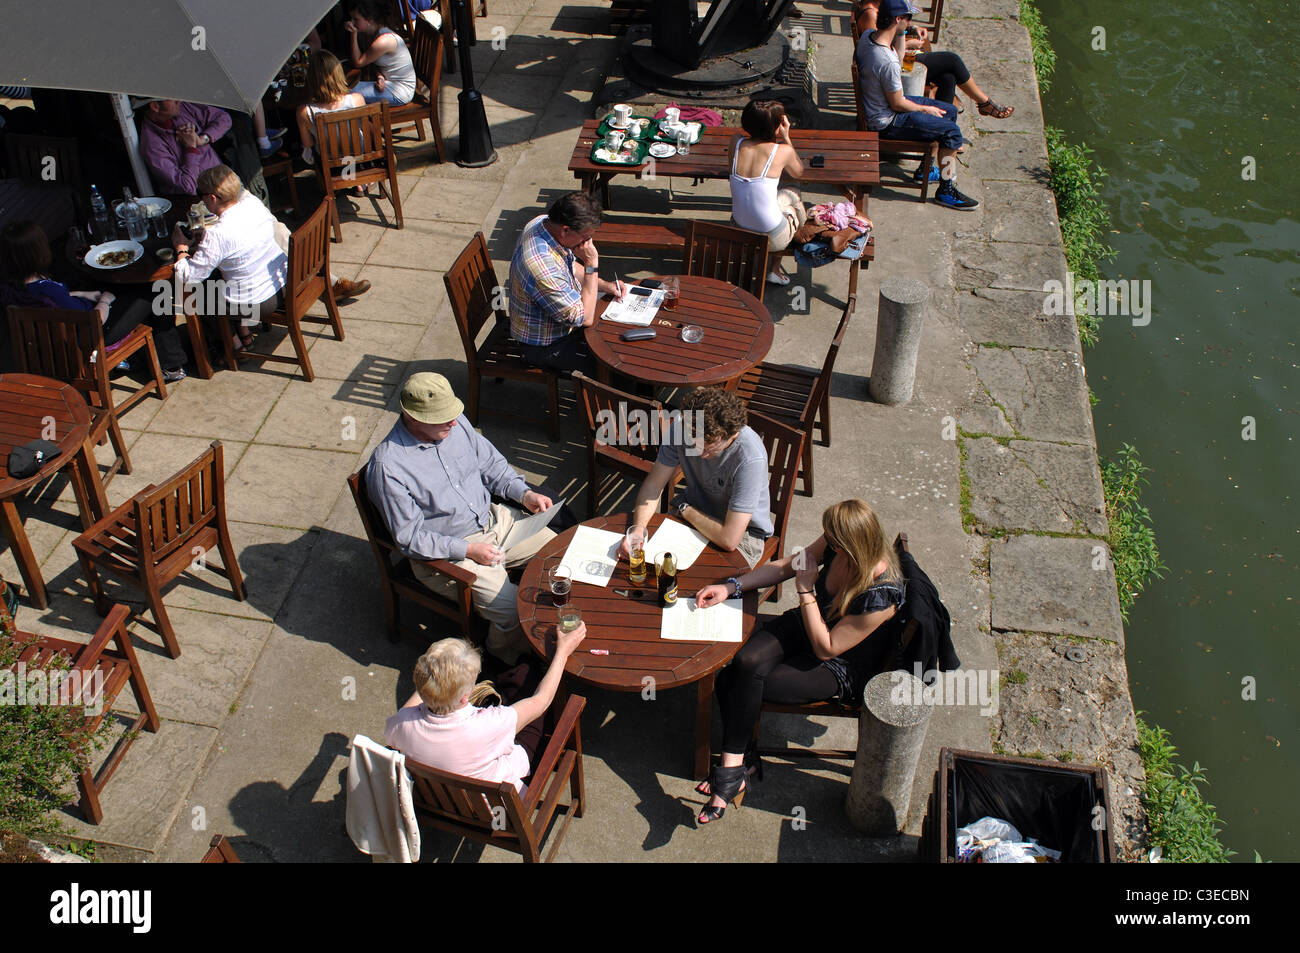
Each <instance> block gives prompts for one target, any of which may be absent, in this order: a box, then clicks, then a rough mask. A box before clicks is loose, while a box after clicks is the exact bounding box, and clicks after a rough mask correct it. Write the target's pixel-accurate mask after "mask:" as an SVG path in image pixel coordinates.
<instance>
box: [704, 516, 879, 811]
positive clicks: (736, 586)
mask: <svg viewBox="0 0 1300 953" xmlns="http://www.w3.org/2000/svg"><path fill="white" fill-rule="evenodd" d="M792 576H793V577H794V580H795V588H796V589H797V591H798V596H799V606H798V608H795V609H791V610H789V611H788V612H786V613H785V614H784V615H782V616H781V617H780V618H779V619H776V620H774V621H773V622H772V623H771V624H770V625H768V626H766V627H764V628H762V629H760V630H759V631H757V632H755V633H754V634H753V635H751V636H750V637H749V641H747V642H746V643H745V645H744V646H743V647H742V648H741V649H740V651H739V652H737V653H736V657H735V658H734V659H733V660H732V662H731V664H730V665H729V666H727V667H726V668H725V669H723V670H722V672H720V673H719V674H718V681H717V696H718V705H719V708H720V709H721V711H722V761H721V763H720V764H719V765H718V766H717V767H715V768H714V769H713V771H712V772H711V773H710V774H709V780H708V781H706V782H704V783H703V784H701V785H700V786H699V788H697V790H698V791H699V792H700V793H701V794H710V795H712V797H711V798H710V800H709V803H708V804H707V805H705V807H704V809H703V810H702V811H701V812H700V816H699V817H698V818H697V821H698V823H700V824H708V823H710V822H712V821H715V820H717V819H719V818H721V817H722V815H723V813H724V811H725V810H726V805H727V804H728V803H729V802H733V801H734V802H735V803H736V804H739V803H740V802H741V800H742V799H743V797H744V795H745V794H746V792H747V790H748V787H749V782H750V780H751V775H754V774H756V773H758V772H759V771H760V766H759V765H758V763H757V759H756V758H753V757H747V751H748V749H749V744H750V739H751V738H752V737H753V734H754V726H755V725H757V724H758V718H759V713H760V711H761V708H762V704H763V702H764V700H767V701H775V702H781V703H784V704H804V703H807V702H812V701H820V700H822V699H829V698H834V697H836V696H838V697H839V698H840V699H841V700H843V701H851V700H852V701H856V700H858V699H859V698H860V697H861V694H862V688H863V686H865V685H866V683H867V681H868V680H870V678H871V677H872V676H873V675H876V674H877V673H878V672H880V671H881V670H882V669H883V667H884V665H885V664H886V662H887V661H888V659H889V656H890V652H891V650H892V649H893V648H894V646H893V645H891V644H889V640H888V639H887V638H882V637H880V636H874V635H873V634H874V633H876V632H877V630H878V629H879V628H880V627H881V626H882V625H883V624H884V623H885V622H887V621H888V620H890V619H892V618H893V617H894V615H895V614H896V613H897V612H898V610H899V608H900V607H901V606H902V604H903V574H902V571H901V569H900V568H899V563H898V555H897V553H895V551H894V548H893V546H891V545H890V544H889V541H888V539H887V538H886V535H885V530H884V527H882V526H881V525H880V518H879V517H878V516H877V515H876V512H875V510H873V509H872V508H871V506H870V505H869V504H867V503H866V502H864V501H863V500H844V501H842V502H840V503H835V504H833V505H832V506H830V507H829V508H828V509H827V510H826V511H825V512H824V513H823V514H822V535H821V536H819V537H817V539H816V541H815V542H813V543H812V545H810V546H808V547H807V548H806V549H802V550H796V551H795V552H793V553H791V554H790V555H788V556H786V557H785V558H783V559H779V560H777V561H776V562H772V563H768V564H767V565H766V566H761V567H760V568H758V569H755V570H753V571H751V572H748V573H746V574H745V575H743V576H740V577H739V578H735V577H733V578H731V579H728V580H727V581H726V582H725V583H720V584H715V585H712V586H705V587H704V588H703V589H701V590H700V591H699V593H697V595H696V604H697V605H699V606H700V607H701V608H705V607H707V606H711V605H714V604H715V603H718V602H722V601H723V600H724V599H728V598H731V597H733V596H736V595H739V594H740V593H742V592H744V591H746V590H749V589H762V588H766V587H767V586H772V585H775V584H776V583H778V582H781V581H783V580H786V579H789V578H790V577H792ZM881 635H883V633H881Z"/></svg>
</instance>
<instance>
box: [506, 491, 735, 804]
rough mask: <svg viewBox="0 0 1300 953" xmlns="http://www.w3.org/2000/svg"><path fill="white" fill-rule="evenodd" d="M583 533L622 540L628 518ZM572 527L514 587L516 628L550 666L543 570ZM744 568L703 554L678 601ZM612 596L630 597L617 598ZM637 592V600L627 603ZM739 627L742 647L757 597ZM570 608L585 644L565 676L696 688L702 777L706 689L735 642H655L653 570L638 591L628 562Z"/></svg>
mask: <svg viewBox="0 0 1300 953" xmlns="http://www.w3.org/2000/svg"><path fill="white" fill-rule="evenodd" d="M664 519H665V517H664V516H663V515H662V514H659V515H656V516H654V517H652V518H651V520H650V532H651V533H653V532H654V530H655V528H656V527H658V525H659V524H660V523H661V522H663V520H664ZM582 525H584V526H591V527H594V528H595V529H603V530H609V531H611V532H616V533H622V532H623V531H624V530H625V529H626V528H627V514H625V513H624V514H619V515H616V516H602V517H597V518H596V519H592V520H587V521H586V522H585V523H583V524H582ZM575 532H577V527H572V528H570V529H567V530H565V531H564V532H563V533H560V534H559V535H558V536H557V537H556V538H555V539H553V540H551V541H550V542H549V543H547V544H546V545H545V546H543V547H542V548H541V550H539V551H538V553H537V555H536V556H534V557H533V558H532V559H531V560H530V561H529V563H528V566H527V567H526V568H525V569H524V573H523V576H522V577H521V578H520V580H519V597H518V608H519V622H520V625H522V626H523V630H524V634H525V635H526V636H527V637H528V641H529V643H530V644H531V645H532V647H533V650H534V651H536V652H537V654H538V655H540V656H541V657H543V658H549V657H550V654H551V652H552V651H553V650H554V647H555V636H554V631H553V630H554V626H555V623H556V618H557V615H558V610H556V608H555V606H554V605H553V604H552V602H551V593H550V590H549V589H548V588H546V587H545V586H544V585H543V583H542V566H543V563H544V560H545V559H546V557H548V556H562V555H563V554H564V551H565V549H566V548H567V547H568V545H569V542H570V541H571V540H572V539H573V534H574V533H575ZM748 571H749V566H748V565H747V564H746V563H745V559H744V557H743V556H741V555H740V553H736V552H733V553H725V552H722V551H721V550H719V549H717V548H715V547H713V546H706V547H705V549H704V552H702V553H701V554H700V557H699V558H698V559H697V560H695V562H694V563H693V564H692V565H691V568H690V569H687V570H684V571H683V572H681V573H679V574H678V577H677V585H678V589H679V592H678V598H679V599H687V598H691V599H693V598H694V597H695V593H696V591H697V590H699V589H702V588H703V587H704V586H706V585H709V584H710V583H714V582H718V581H720V580H723V579H726V578H727V577H728V576H738V575H741V574H742V573H745V572H748ZM615 590H623V591H625V592H628V593H629V595H627V596H621V595H618V594H617V593H616V591H615ZM635 592H639V593H640V594H641V598H639V599H638V598H633V597H632V595H631V594H632V593H635ZM743 603H744V622H743V623H742V628H741V633H742V636H743V637H744V638H746V639H748V638H749V634H750V633H751V632H752V631H753V629H754V621H755V617H756V613H757V609H758V595H757V593H754V592H747V593H745V594H744V597H743ZM569 604H570V605H573V606H576V607H578V608H579V609H581V610H582V621H583V622H584V623H586V626H587V637H586V638H585V639H583V640H582V645H580V646H579V647H578V650H577V651H576V652H574V653H573V655H572V656H570V658H569V661H568V662H567V663H566V664H565V667H564V671H565V675H566V676H567V677H570V678H574V679H577V680H578V681H580V682H585V683H586V684H589V685H595V686H598V687H600V688H608V689H613V690H614V691H620V692H639V691H641V690H642V689H644V688H645V687H646V685H645V683H644V681H643V680H644V679H645V678H647V677H650V678H653V679H654V688H655V690H656V691H660V690H662V689H667V688H677V687H679V686H682V685H689V684H691V683H692V682H694V683H696V684H697V686H698V691H697V707H696V713H695V751H694V758H693V765H692V767H693V770H694V772H695V777H697V778H703V777H705V776H706V775H707V774H708V771H709V747H710V745H709V742H710V737H709V735H710V729H711V725H712V717H713V681H714V676H715V674H716V673H717V671H718V669H720V668H722V666H724V665H726V664H727V663H728V662H730V661H731V659H732V657H733V656H734V655H735V654H736V651H737V650H738V649H739V648H740V646H741V645H742V644H743V643H742V642H678V641H668V640H666V639H661V638H660V637H659V629H660V619H661V614H662V610H661V609H660V608H659V601H658V592H657V590H656V588H655V576H654V568H653V567H650V571H649V573H648V574H647V576H646V581H645V582H644V583H643V584H641V585H640V586H637V585H634V584H632V583H631V582H629V581H628V578H627V561H626V560H621V561H620V562H619V564H618V568H617V569H615V571H614V576H613V578H612V579H610V581H609V584H608V585H606V586H604V587H601V586H594V585H590V584H588V583H582V582H575V583H574V584H573V591H572V592H571V594H570V596H569ZM592 649H604V650H606V651H607V652H609V654H608V655H592V654H591V650H592Z"/></svg>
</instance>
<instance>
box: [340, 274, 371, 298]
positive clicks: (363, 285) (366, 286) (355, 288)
mask: <svg viewBox="0 0 1300 953" xmlns="http://www.w3.org/2000/svg"><path fill="white" fill-rule="evenodd" d="M369 290H370V282H368V281H366V280H365V279H364V278H363V279H362V280H361V281H348V280H347V279H346V278H339V279H338V280H337V281H335V282H334V297H335V298H355V297H357V296H358V295H363V294H365V293H366V292H367V291H369Z"/></svg>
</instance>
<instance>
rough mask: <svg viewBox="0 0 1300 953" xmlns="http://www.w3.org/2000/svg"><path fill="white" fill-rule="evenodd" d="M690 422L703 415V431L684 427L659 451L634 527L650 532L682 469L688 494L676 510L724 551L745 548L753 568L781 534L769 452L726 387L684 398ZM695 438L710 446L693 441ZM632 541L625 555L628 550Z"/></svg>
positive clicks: (632, 522) (672, 512)
mask: <svg viewBox="0 0 1300 953" xmlns="http://www.w3.org/2000/svg"><path fill="white" fill-rule="evenodd" d="M682 415H683V417H684V418H685V419H687V420H688V421H695V420H701V421H702V428H703V434H702V435H701V434H700V433H698V429H699V428H692V429H695V430H696V431H697V432H695V433H693V434H692V433H684V432H682V431H683V430H684V429H685V428H679V429H678V432H677V433H675V434H674V435H673V440H672V442H671V443H665V444H663V445H662V446H660V448H659V457H658V459H657V460H656V461H655V465H654V468H653V469H652V470H651V471H650V473H649V474H648V475H647V476H646V478H645V480H644V481H643V482H642V484H641V489H640V491H639V492H638V493H637V498H636V508H635V509H634V510H633V511H632V517H631V519H630V520H629V521H628V525H629V526H640V527H642V528H643V529H644V528H645V527H646V524H647V523H648V522H649V521H650V517H651V516H653V515H654V513H655V512H656V511H657V510H658V509H659V499H660V497H661V496H662V495H663V491H664V487H666V486H667V485H668V481H669V480H670V479H671V478H672V475H673V471H674V470H675V469H676V468H677V467H679V466H680V467H681V468H682V473H683V474H684V476H685V478H686V491H685V492H684V493H682V494H679V495H678V497H677V498H676V499H675V500H673V503H672V505H671V506H670V508H669V512H670V515H672V516H674V517H676V518H677V519H679V520H681V521H682V522H683V523H686V524H688V525H690V526H692V527H694V528H695V529H696V530H697V531H698V532H699V533H700V535H702V536H704V537H706V538H707V539H708V540H709V542H711V543H713V544H714V545H715V546H717V547H718V548H719V549H722V550H724V551H726V552H732V551H738V552H739V553H740V554H741V555H742V556H744V557H745V561H746V562H748V563H749V565H750V567H753V566H754V565H755V564H757V562H758V560H759V558H760V557H761V556H762V555H763V541H764V540H766V539H767V537H769V536H771V535H772V533H773V529H772V514H771V499H770V497H769V495H768V471H767V449H766V448H765V447H764V446H763V441H762V439H761V438H760V437H759V436H758V434H756V433H755V432H754V431H753V430H751V429H750V428H749V427H747V426H746V425H745V421H746V420H747V419H748V412H747V411H746V409H745V403H744V401H742V400H741V399H740V398H739V397H737V396H736V395H735V394H732V393H729V392H727V391H725V390H723V389H722V388H721V387H703V388H700V389H699V390H697V391H694V392H692V393H691V394H690V395H688V396H687V397H686V399H685V400H683V401H682ZM691 437H694V439H695V440H696V441H699V440H700V439H701V437H702V439H703V444H702V445H700V444H699V443H698V442H697V443H694V444H692V443H691V442H690V439H691ZM626 551H627V543H626V541H625V542H624V544H623V548H622V552H623V554H624V555H626Z"/></svg>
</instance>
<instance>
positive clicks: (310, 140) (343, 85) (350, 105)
mask: <svg viewBox="0 0 1300 953" xmlns="http://www.w3.org/2000/svg"><path fill="white" fill-rule="evenodd" d="M307 88H308V89H310V90H311V91H312V92H311V97H312V101H311V102H310V103H305V104H303V105H301V106H299V107H298V112H297V118H298V135H299V136H300V137H301V138H302V161H303V162H306V163H307V164H308V165H311V164H312V163H313V162H315V161H316V157H315V153H314V151H313V147H314V146H315V145H316V114H317V113H318V112H334V111H335V110H336V109H355V108H357V107H358V106H364V105H365V104H366V101H365V100H364V99H363V98H362V97H361V94H360V93H354V92H351V91H349V90H348V79H347V76H346V75H345V74H344V72H343V64H341V63H340V62H339V60H338V57H337V56H335V55H334V54H333V53H331V52H330V51H329V50H313V51H312V54H311V59H310V60H309V61H308V64H307Z"/></svg>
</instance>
